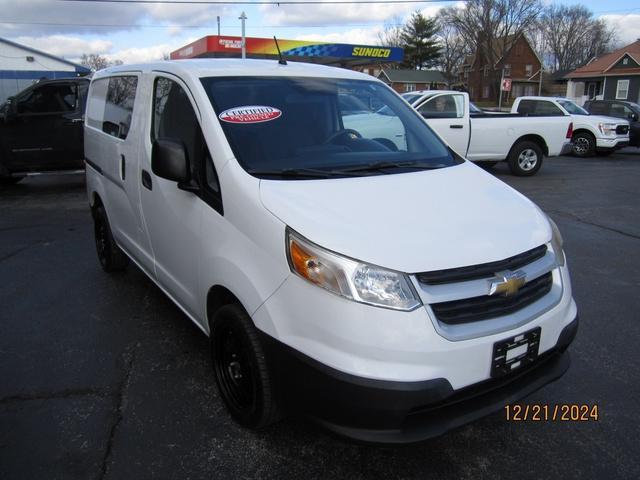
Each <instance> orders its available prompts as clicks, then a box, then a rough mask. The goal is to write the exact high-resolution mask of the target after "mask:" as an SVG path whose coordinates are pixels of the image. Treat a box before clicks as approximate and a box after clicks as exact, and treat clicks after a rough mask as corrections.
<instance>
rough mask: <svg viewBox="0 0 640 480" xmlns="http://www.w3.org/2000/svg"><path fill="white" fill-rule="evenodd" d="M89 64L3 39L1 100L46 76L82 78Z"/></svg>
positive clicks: (0, 43) (0, 73)
mask: <svg viewBox="0 0 640 480" xmlns="http://www.w3.org/2000/svg"><path fill="white" fill-rule="evenodd" d="M89 73H91V70H89V69H88V68H87V67H84V66H82V65H78V64H77V63H73V62H70V61H69V60H65V59H64V58H60V57H56V56H55V55H51V54H49V53H46V52H42V51H40V50H36V49H35V48H31V47H27V46H25V45H20V44H19V43H14V42H11V41H9V40H6V39H4V38H0V103H2V102H4V101H5V100H6V99H7V97H10V96H12V95H15V94H16V93H18V92H19V91H21V90H23V89H25V88H26V87H28V86H29V85H31V84H32V83H34V82H37V81H38V80H41V79H43V78H46V79H51V78H69V77H80V76H84V75H88V74H89Z"/></svg>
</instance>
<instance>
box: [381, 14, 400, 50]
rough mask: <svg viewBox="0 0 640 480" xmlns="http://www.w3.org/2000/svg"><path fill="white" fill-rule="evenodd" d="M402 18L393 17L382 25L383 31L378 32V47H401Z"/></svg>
mask: <svg viewBox="0 0 640 480" xmlns="http://www.w3.org/2000/svg"><path fill="white" fill-rule="evenodd" d="M403 27H404V23H403V22H402V18H401V17H398V16H395V17H393V18H392V19H391V21H389V22H385V23H384V29H383V30H382V31H381V32H378V45H381V46H385V47H402V28H403Z"/></svg>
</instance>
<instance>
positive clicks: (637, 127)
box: [584, 100, 640, 147]
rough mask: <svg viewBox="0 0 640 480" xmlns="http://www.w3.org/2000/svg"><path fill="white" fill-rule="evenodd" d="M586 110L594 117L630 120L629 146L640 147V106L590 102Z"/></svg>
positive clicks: (620, 102)
mask: <svg viewBox="0 0 640 480" xmlns="http://www.w3.org/2000/svg"><path fill="white" fill-rule="evenodd" d="M584 108H585V110H587V111H588V112H589V113H592V114H593V115H606V116H608V117H617V118H624V119H625V120H629V125H630V127H631V128H630V129H629V145H631V146H634V147H640V121H638V119H640V105H638V104H637V103H633V102H627V101H624V100H589V101H587V102H586V103H585V104H584Z"/></svg>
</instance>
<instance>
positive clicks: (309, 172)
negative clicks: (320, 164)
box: [247, 168, 331, 178]
mask: <svg viewBox="0 0 640 480" xmlns="http://www.w3.org/2000/svg"><path fill="white" fill-rule="evenodd" d="M247 172H249V173H250V174H251V175H266V176H276V177H294V178H301V177H302V178H329V177H330V176H331V172H328V171H326V170H319V169H314V168H284V169H282V170H247Z"/></svg>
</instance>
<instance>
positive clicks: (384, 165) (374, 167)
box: [334, 162, 446, 173]
mask: <svg viewBox="0 0 640 480" xmlns="http://www.w3.org/2000/svg"><path fill="white" fill-rule="evenodd" d="M443 167H446V165H444V164H442V163H438V164H431V163H423V162H376V163H371V164H369V165H358V166H354V167H346V168H342V169H340V170H334V171H337V172H340V173H343V172H346V173H355V172H377V171H380V170H389V169H394V168H416V169H419V170H435V169H438V168H443Z"/></svg>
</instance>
